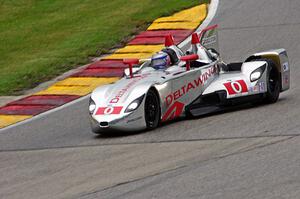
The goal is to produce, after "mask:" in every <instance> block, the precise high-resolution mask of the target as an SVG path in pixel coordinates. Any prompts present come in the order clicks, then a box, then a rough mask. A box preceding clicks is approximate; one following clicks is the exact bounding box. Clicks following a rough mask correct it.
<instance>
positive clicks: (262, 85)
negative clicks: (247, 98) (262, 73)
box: [258, 82, 266, 92]
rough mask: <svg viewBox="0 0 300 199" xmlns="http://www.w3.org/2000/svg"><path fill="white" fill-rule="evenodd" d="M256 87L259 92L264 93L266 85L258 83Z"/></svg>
mask: <svg viewBox="0 0 300 199" xmlns="http://www.w3.org/2000/svg"><path fill="white" fill-rule="evenodd" d="M258 87H259V92H265V91H266V84H265V82H260V83H259V84H258Z"/></svg>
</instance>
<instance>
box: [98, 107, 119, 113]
mask: <svg viewBox="0 0 300 199" xmlns="http://www.w3.org/2000/svg"><path fill="white" fill-rule="evenodd" d="M122 109H123V106H115V107H99V108H98V110H97V112H96V115H117V114H120V113H121V111H122Z"/></svg>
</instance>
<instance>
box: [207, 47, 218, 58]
mask: <svg viewBox="0 0 300 199" xmlns="http://www.w3.org/2000/svg"><path fill="white" fill-rule="evenodd" d="M207 51H208V52H209V53H210V55H211V56H212V57H213V58H214V59H215V60H217V59H218V58H219V57H220V53H219V52H218V51H216V50H215V49H213V48H210V49H207Z"/></svg>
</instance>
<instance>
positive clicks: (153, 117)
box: [145, 89, 160, 130]
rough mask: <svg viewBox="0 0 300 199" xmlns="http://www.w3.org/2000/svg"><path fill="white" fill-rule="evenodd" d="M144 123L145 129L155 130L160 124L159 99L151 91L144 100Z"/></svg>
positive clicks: (151, 90)
mask: <svg viewBox="0 0 300 199" xmlns="http://www.w3.org/2000/svg"><path fill="white" fill-rule="evenodd" d="M145 121H146V125H147V129H149V130H151V129H155V128H156V127H157V126H158V125H159V122H160V105H159V98H158V96H157V94H156V92H155V91H154V90H153V89H150V90H149V91H148V93H147V95H146V100H145Z"/></svg>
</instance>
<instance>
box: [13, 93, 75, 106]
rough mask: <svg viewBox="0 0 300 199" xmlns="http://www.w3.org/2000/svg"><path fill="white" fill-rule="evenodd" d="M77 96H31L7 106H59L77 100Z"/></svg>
mask: <svg viewBox="0 0 300 199" xmlns="http://www.w3.org/2000/svg"><path fill="white" fill-rule="evenodd" d="M79 97H80V96H77V95H33V96H29V97H25V98H23V99H20V100H17V101H14V102H11V103H9V104H7V105H53V106H61V105H63V104H66V103H68V102H70V101H73V100H75V99H78V98H79Z"/></svg>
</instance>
